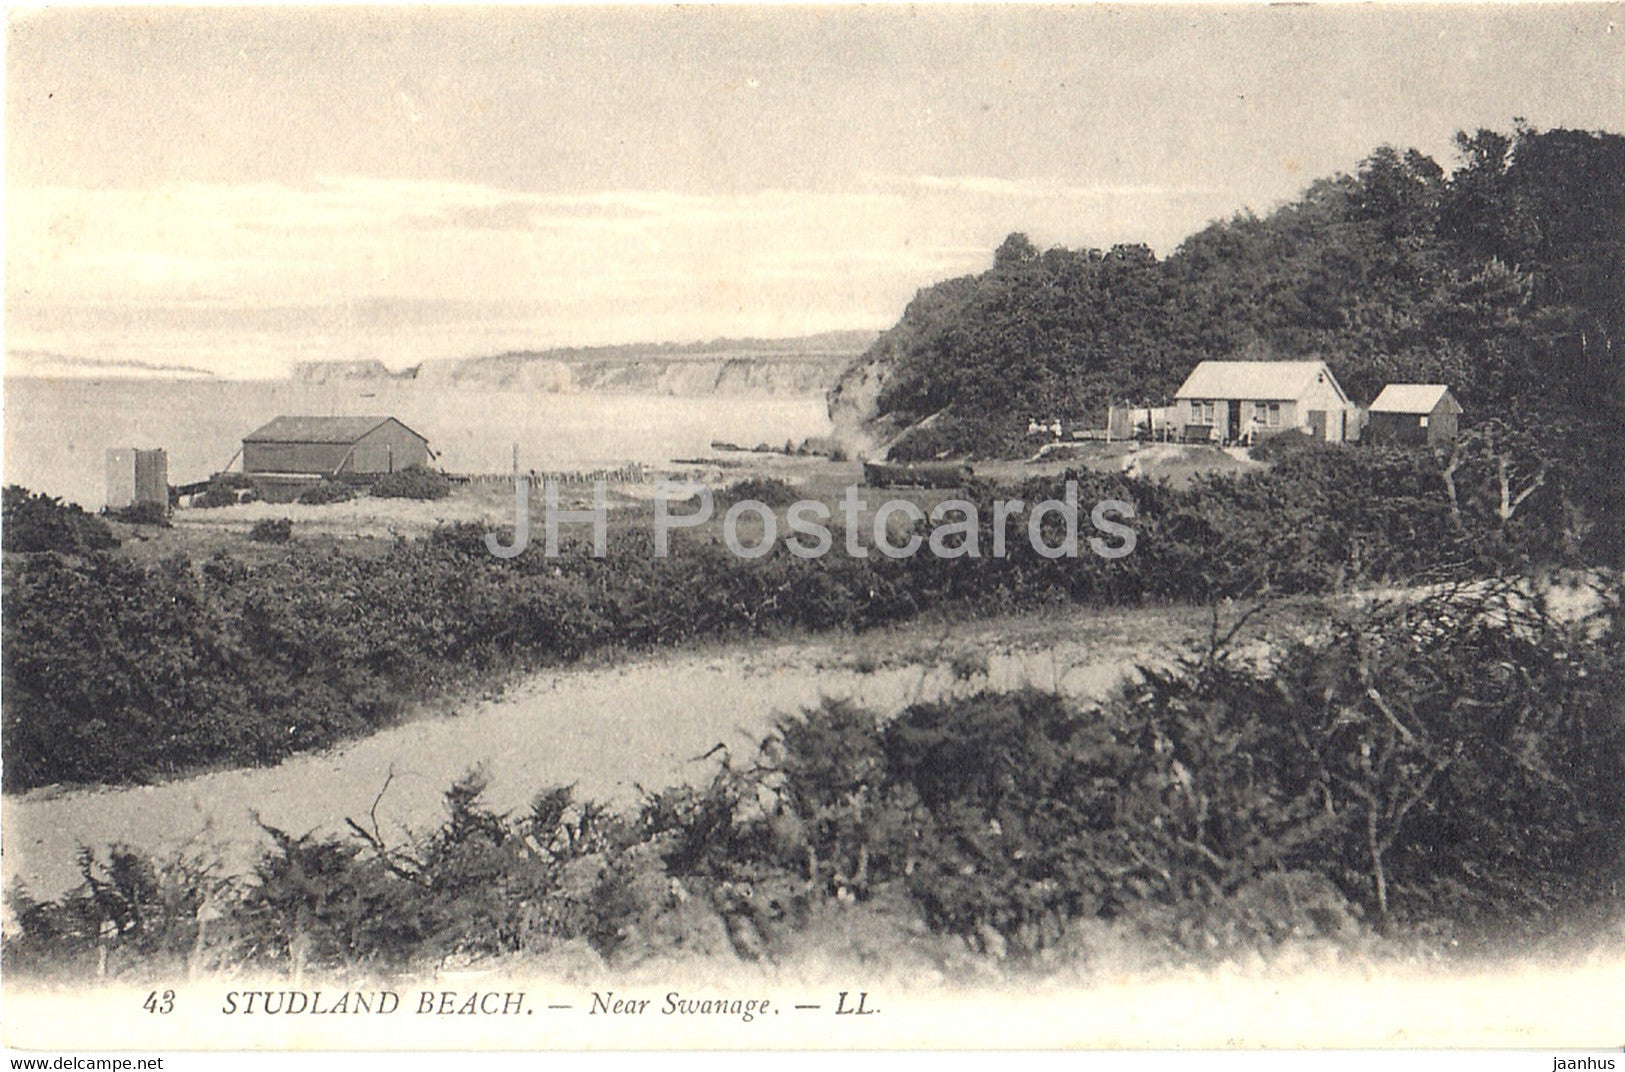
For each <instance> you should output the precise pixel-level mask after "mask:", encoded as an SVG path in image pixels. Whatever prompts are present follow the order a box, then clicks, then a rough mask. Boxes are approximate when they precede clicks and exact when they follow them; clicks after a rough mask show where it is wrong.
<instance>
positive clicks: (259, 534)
mask: <svg viewBox="0 0 1625 1072" xmlns="http://www.w3.org/2000/svg"><path fill="white" fill-rule="evenodd" d="M248 538H249V539H250V540H253V541H254V542H255V543H287V542H288V541H289V540H291V539H293V521H292V519H290V518H286V517H268V518H266V519H265V520H263V521H256V522H254V527H253V528H251V529H249V530H248Z"/></svg>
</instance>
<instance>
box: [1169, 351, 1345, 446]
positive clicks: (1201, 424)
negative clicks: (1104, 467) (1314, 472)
mask: <svg viewBox="0 0 1625 1072" xmlns="http://www.w3.org/2000/svg"><path fill="white" fill-rule="evenodd" d="M1358 418H1359V410H1358V409H1357V408H1356V407H1355V406H1354V404H1353V403H1352V402H1350V401H1349V397H1348V395H1346V394H1344V393H1343V388H1342V387H1340V386H1339V385H1338V383H1337V377H1335V376H1333V375H1332V370H1331V369H1329V368H1327V367H1326V362H1324V361H1203V362H1202V363H1201V364H1199V365H1197V366H1196V368H1195V369H1194V370H1193V371H1192V372H1191V374H1190V375H1189V376H1188V377H1186V379H1185V382H1184V383H1183V384H1181V385H1180V388H1179V390H1178V391H1176V392H1175V393H1174V419H1173V423H1174V426H1175V428H1176V429H1178V431H1179V435H1180V437H1181V438H1183V439H1197V440H1202V441H1205V442H1206V441H1211V442H1219V443H1238V442H1246V443H1251V442H1252V441H1253V440H1254V439H1255V438H1258V437H1261V436H1269V435H1275V434H1277V433H1280V432H1285V431H1288V430H1291V429H1298V430H1301V431H1303V432H1307V433H1308V434H1310V435H1312V436H1314V437H1315V438H1316V439H1322V440H1325V441H1326V442H1328V443H1343V442H1346V441H1348V440H1352V439H1357V438H1359V435H1360V422H1359V419H1358Z"/></svg>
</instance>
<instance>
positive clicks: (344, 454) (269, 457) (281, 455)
mask: <svg viewBox="0 0 1625 1072" xmlns="http://www.w3.org/2000/svg"><path fill="white" fill-rule="evenodd" d="M428 462H429V441H428V440H427V439H425V438H423V436H421V435H419V434H418V433H416V432H414V431H412V429H410V428H408V427H407V426H406V425H404V424H402V423H401V422H400V421H398V420H396V419H395V418H394V417H278V418H276V419H275V420H274V421H272V422H271V423H270V424H267V425H265V426H264V427H262V428H256V429H255V430H254V431H252V432H250V433H249V434H248V435H246V436H244V437H243V472H245V473H248V474H250V475H255V474H276V475H289V476H295V475H297V476H304V477H326V478H328V479H338V478H341V477H346V476H350V477H367V476H377V475H379V474H381V473H393V472H395V471H396V470H398V469H408V468H411V467H412V466H414V465H427V464H428Z"/></svg>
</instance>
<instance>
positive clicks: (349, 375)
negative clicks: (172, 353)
mask: <svg viewBox="0 0 1625 1072" xmlns="http://www.w3.org/2000/svg"><path fill="white" fill-rule="evenodd" d="M876 335H877V333H876V332H872V331H852V332H829V333H826V334H822V335H811V336H807V337H805V338H796V339H719V340H716V341H714V342H707V343H682V344H677V343H656V344H642V345H627V346H595V347H582V348H573V349H555V350H526V351H518V352H512V353H505V354H496V355H492V356H489V357H472V358H463V359H458V360H446V361H428V362H425V363H423V364H421V365H418V366H415V367H413V368H409V369H404V370H401V371H399V372H395V371H391V370H390V369H389V368H388V367H387V366H386V365H384V364H383V363H382V362H379V361H330V362H305V363H302V364H300V365H299V366H297V367H296V368H295V369H294V371H293V377H294V378H295V379H296V380H299V381H300V382H303V383H344V384H358V383H369V382H373V383H386V382H402V381H415V382H417V383H422V384H426V385H435V386H458V387H473V388H508V389H515V390H526V391H550V392H566V391H613V392H626V393H636V394H659V395H746V396H748V395H785V396H789V395H823V394H826V393H827V392H829V391H830V390H831V389H832V388H833V387H834V386H835V384H836V382H837V381H838V380H840V378H841V374H842V373H843V372H845V371H846V369H847V367H848V366H849V365H851V364H852V362H853V361H854V360H856V359H857V358H858V357H859V356H860V355H861V354H863V353H864V351H866V350H867V349H868V348H869V347H870V346H871V345H872V344H873V343H874V341H875V338H876Z"/></svg>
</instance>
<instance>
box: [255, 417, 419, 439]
mask: <svg viewBox="0 0 1625 1072" xmlns="http://www.w3.org/2000/svg"><path fill="white" fill-rule="evenodd" d="M390 421H395V418H394V417H278V418H276V419H275V420H273V421H271V422H270V423H269V424H266V425H263V426H261V427H259V428H256V429H254V430H253V431H252V432H250V433H248V434H247V435H245V436H243V442H244V443H354V442H355V441H356V440H358V439H360V438H361V437H362V436H364V435H366V434H367V433H368V432H371V431H372V430H373V429H375V428H377V427H378V426H379V425H382V424H387V423H389V422H390ZM395 423H396V424H400V423H401V422H399V421H395ZM401 427H402V428H406V425H404V424H401ZM406 430H407V431H408V432H412V429H410V428H406ZM412 434H413V435H415V436H417V437H418V438H419V439H423V438H424V437H423V436H421V435H418V433H416V432H412ZM424 442H428V441H427V440H424Z"/></svg>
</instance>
